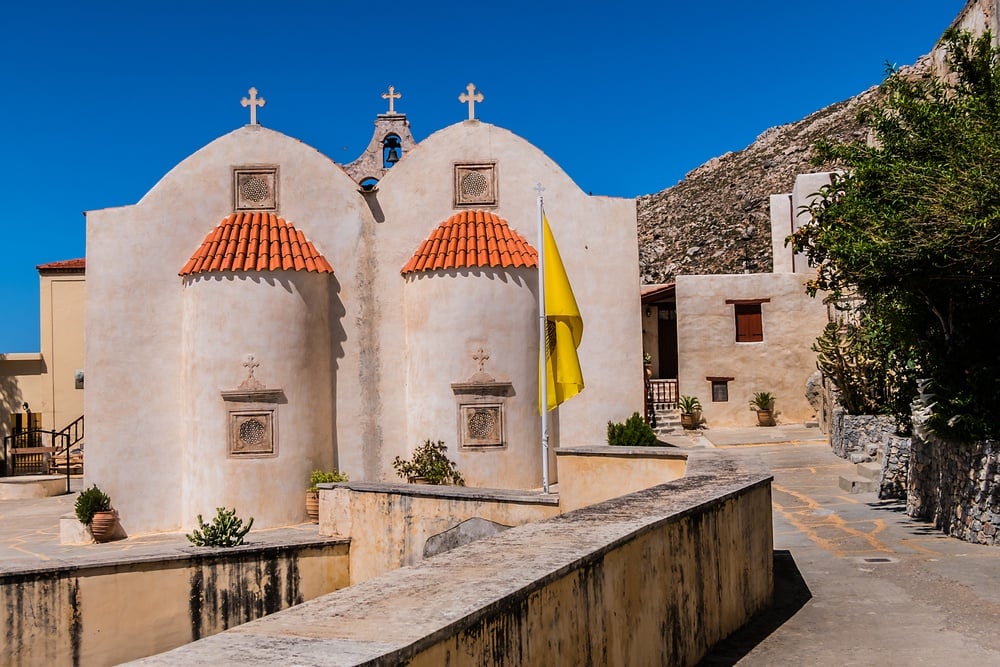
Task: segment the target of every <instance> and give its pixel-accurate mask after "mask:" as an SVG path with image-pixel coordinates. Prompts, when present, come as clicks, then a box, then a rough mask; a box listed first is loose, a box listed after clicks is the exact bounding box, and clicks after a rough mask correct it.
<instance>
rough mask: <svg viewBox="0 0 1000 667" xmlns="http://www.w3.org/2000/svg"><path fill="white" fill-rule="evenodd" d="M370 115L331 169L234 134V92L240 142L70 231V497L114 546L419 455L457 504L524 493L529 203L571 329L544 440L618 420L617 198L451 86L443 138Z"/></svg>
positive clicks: (260, 137)
mask: <svg viewBox="0 0 1000 667" xmlns="http://www.w3.org/2000/svg"><path fill="white" fill-rule="evenodd" d="M383 97H384V98H385V99H387V100H388V102H389V111H388V113H386V114H380V115H379V116H378V117H377V119H376V122H375V134H374V136H373V138H372V142H371V144H370V145H369V147H368V149H367V150H366V151H365V153H364V154H363V155H361V156H360V157H359V158H358V159H357V160H356V161H354V162H353V163H351V164H349V165H346V166H341V165H339V164H337V163H336V162H334V161H333V160H332V159H330V158H329V157H327V156H325V155H323V154H321V153H320V152H319V151H317V150H316V149H315V148H313V147H311V146H308V145H306V144H304V143H302V142H301V141H298V140H296V139H294V138H292V137H289V136H286V135H284V134H281V133H280V132H277V131H274V130H271V129H267V128H264V127H262V126H261V125H260V124H258V123H257V120H256V116H257V114H258V107H260V106H262V105H263V103H264V102H263V100H262V99H260V98H258V97H257V96H256V90H254V89H251V91H250V96H249V97H248V98H244V100H243V106H244V107H249V115H250V123H249V124H248V125H245V126H243V127H241V128H239V129H237V130H235V131H233V132H231V133H229V134H227V135H225V136H222V137H220V138H218V139H216V140H215V141H213V142H211V143H210V144H208V145H207V146H205V147H203V148H201V149H200V150H198V151H197V152H195V153H194V154H193V155H191V156H190V157H188V158H187V159H185V160H184V161H182V162H181V163H180V164H178V165H177V166H176V167H174V168H173V169H172V170H170V171H169V172H168V173H167V174H166V175H165V176H164V177H163V178H162V179H161V180H160V181H159V183H157V184H156V185H155V186H153V188H152V189H151V190H150V191H149V192H148V193H147V194H146V195H145V196H144V197H143V198H142V199H141V200H140V201H139V202H138V203H136V204H134V205H131V206H124V207H121V208H113V209H104V210H99V211H90V212H89V213H88V214H87V308H86V314H85V356H86V364H87V392H86V395H85V399H84V400H85V406H84V408H85V413H86V416H87V431H88V433H87V466H86V473H85V475H86V480H85V481H86V483H87V484H88V485H89V484H92V483H97V484H98V485H100V486H101V488H102V489H104V490H105V491H106V492H108V493H109V494H110V495H111V496H112V498H113V500H114V504H115V506H116V508H117V509H118V510H119V512H120V514H121V522H122V525H123V527H124V528H125V530H126V531H128V532H129V533H133V534H135V533H142V532H152V531H168V530H178V529H189V528H191V527H192V526H193V525H194V524H195V516H196V515H197V514H202V515H205V516H212V515H214V512H215V508H216V507H220V506H226V507H235V508H236V509H237V511H238V513H239V514H240V515H241V516H244V517H247V516H253V517H255V523H254V526H255V527H261V528H265V527H271V526H279V525H288V524H293V523H298V522H300V521H303V520H304V519H305V511H304V507H303V502H302V497H303V494H302V492H303V491H304V490H305V488H306V486H307V480H308V476H309V472H310V471H311V470H313V469H317V468H319V469H331V468H334V467H336V468H338V469H340V470H342V471H344V472H346V473H348V474H349V475H350V477H351V479H352V480H355V481H399V480H398V478H397V477H396V475H395V471H394V470H393V468H392V466H391V462H392V460H393V459H394V457H396V456H397V455H398V456H402V457H404V458H406V457H408V456H409V454H410V452H412V450H413V449H414V448H415V447H417V446H418V445H420V444H422V443H423V441H425V440H428V439H430V440H434V441H437V440H443V441H444V442H445V443H446V445H447V447H448V451H449V457H450V458H452V459H453V460H455V461H456V462H457V463H458V466H459V469H460V470H461V472H462V474H463V475H464V477H465V479H466V483H467V484H469V485H471V486H483V487H499V488H513V489H530V488H538V487H540V486H541V480H542V461H541V445H540V441H541V426H540V419H539V414H538V371H537V365H538V364H537V360H538V349H539V348H538V340H537V339H538V334H537V332H538V306H537V285H538V277H539V276H538V270H537V251H536V249H537V248H538V247H539V240H538V238H537V221H538V213H537V192H536V185H537V184H541V185H542V186H543V187H544V192H543V195H544V201H545V210H546V214H547V217H548V220H549V222H550V225H551V227H552V230H553V234H554V236H555V239H556V241H557V243H558V245H559V250H560V254H561V256H562V260H563V263H564V265H565V267H566V272H567V274H568V276H569V279H570V281H571V283H572V285H573V289H574V292H575V295H576V299H577V302H578V304H579V308H580V312H581V315H582V318H583V321H584V325H585V333H584V336H583V340H582V344H581V345H580V347H579V357H580V364H581V367H582V370H583V374H584V377H585V380H586V388H585V390H584V391H583V392H582V393H581V394H580V395H579V396H577V397H575V398H573V399H572V400H571V401H568V402H567V403H564V404H563V405H561V406H560V407H559V408H557V409H556V410H555V411H554V412H553V413H551V417H550V429H551V434H552V437H551V441H550V444H551V446H552V447H559V446H564V447H565V446H572V445H593V444H601V443H603V442H605V431H606V424H607V422H608V420H616V421H618V420H623V419H625V418H627V417H628V416H629V415H630V414H631V413H632V412H633V411H636V410H639V411H641V406H642V400H643V371H642V363H643V360H642V340H641V335H642V334H641V322H640V317H641V315H640V299H639V284H638V281H637V279H636V277H637V276H638V273H639V271H638V250H637V247H638V245H637V240H636V208H635V201H634V200H633V199H618V198H609V197H594V196H588V195H587V194H586V193H584V192H583V191H581V190H580V188H579V187H577V186H576V185H575V184H574V183H573V182H572V180H570V178H569V177H568V176H567V175H566V174H565V173H564V172H563V171H562V169H560V168H559V166H558V165H557V164H556V163H555V162H553V161H552V160H551V159H550V158H549V157H547V156H546V155H545V154H543V153H542V152H541V151H540V150H538V149H537V148H536V147H534V146H532V145H530V144H529V143H528V142H526V141H525V140H523V139H521V138H520V137H518V136H516V135H515V134H513V133H511V132H509V131H508V130H505V129H502V128H499V127H496V126H494V125H490V124H488V123H484V122H481V121H480V120H478V119H476V118H475V112H476V110H477V109H476V107H475V105H476V103H477V102H482V101H483V98H482V95H481V94H480V93H478V92H476V91H475V89H474V87H473V86H472V85H471V84H470V86H469V87H468V89H467V93H466V94H463V95H461V96H460V100H461V102H462V103H463V105H467V107H468V119H467V120H463V121H461V122H458V123H456V124H455V125H452V126H450V127H446V128H444V129H442V130H440V131H438V132H436V133H434V134H432V135H431V136H429V137H428V138H426V139H425V140H423V141H421V142H420V143H416V142H415V141H414V139H413V137H412V135H411V134H410V131H409V125H408V122H407V119H406V116H405V115H403V114H401V113H398V112H397V111H396V110H395V102H396V100H398V99H399V94H398V93H396V92H395V91H394V90H393V89H392V88H390V89H389V92H388V93H387V94H385V95H383ZM464 111H465V107H464V106H463V107H459V106H458V105H456V112H461V113H463V114H464ZM554 462H555V457H554V456H550V466H551V469H552V470H553V474H552V479H553V481H555V474H556V471H555V469H554V465H555V463H554Z"/></svg>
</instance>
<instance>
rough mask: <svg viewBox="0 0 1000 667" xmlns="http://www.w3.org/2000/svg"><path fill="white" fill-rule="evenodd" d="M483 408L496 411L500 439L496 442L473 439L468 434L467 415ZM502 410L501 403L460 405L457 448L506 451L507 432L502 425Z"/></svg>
mask: <svg viewBox="0 0 1000 667" xmlns="http://www.w3.org/2000/svg"><path fill="white" fill-rule="evenodd" d="M483 408H487V409H495V410H496V415H497V426H498V429H497V430H498V431H499V432H500V437H499V438H498V439H497V440H496V441H487V440H480V439H477V438H473V437H472V436H471V435H470V433H469V429H468V425H469V416H470V415H469V413H471V412H475V411H476V410H481V409H483ZM503 408H504V404H503V402H502V401H501V402H491V403H484V402H474V403H460V404H459V406H458V428H459V446H460V447H461V448H462V449H507V432H506V426H505V424H504V414H503V413H504V409H503Z"/></svg>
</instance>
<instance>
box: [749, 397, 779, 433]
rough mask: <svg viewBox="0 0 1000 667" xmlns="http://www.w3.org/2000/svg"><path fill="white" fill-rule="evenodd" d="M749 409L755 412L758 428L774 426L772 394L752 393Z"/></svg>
mask: <svg viewBox="0 0 1000 667" xmlns="http://www.w3.org/2000/svg"><path fill="white" fill-rule="evenodd" d="M750 409H751V410H756V411H757V425H758V426H774V394H772V393H771V392H769V391H758V392H756V393H754V395H753V398H752V399H750Z"/></svg>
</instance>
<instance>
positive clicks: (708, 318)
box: [676, 273, 827, 427]
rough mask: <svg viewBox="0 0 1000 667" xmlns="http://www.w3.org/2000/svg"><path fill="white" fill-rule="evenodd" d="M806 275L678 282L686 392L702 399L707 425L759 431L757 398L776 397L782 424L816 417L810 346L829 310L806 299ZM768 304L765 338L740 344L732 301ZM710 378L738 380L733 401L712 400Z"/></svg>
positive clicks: (679, 340)
mask: <svg viewBox="0 0 1000 667" xmlns="http://www.w3.org/2000/svg"><path fill="white" fill-rule="evenodd" d="M806 279H807V276H803V275H799V274H794V273H783V274H782V273H758V274H750V275H711V276H678V277H677V283H676V284H677V347H678V353H679V356H680V369H679V373H678V375H679V376H680V377H679V378H678V381H679V390H680V393H681V394H686V395H693V396H697V397H698V398H699V399H700V400H701V404H702V407H703V408H704V409H703V416H704V419H705V421H706V423H707V425H708V426H710V427H719V426H753V425H755V424H756V423H757V416H756V413H754V412H753V411H752V410H751V409H750V407H749V401H750V398H751V397H752V396H753V394H754V392H758V391H770V392H771V393H773V394H774V395H775V398H776V400H775V410H776V413H777V419H778V420H779V422H785V423H794V422H802V421H805V420H807V419H810V418H812V416H813V409H812V407H810V405H809V403H808V402H807V401H806V399H805V382H806V379H807V378H808V377H809V375H811V374H812V373H813V372H814V371H815V370H816V353H815V352H813V351H812V350H811V349H810V348H811V346H812V344H813V342H814V341H815V339H816V337H817V336H818V335H819V334H820V333H822V330H823V327H824V326H825V325H826V321H827V315H826V307H825V306H824V305H823V303H822V301H821V300H820V299H813V298H811V297H809V296H808V295H807V294H806V293H805V281H806ZM735 299H769V301H768V302H766V303H763V304H761V315H762V320H763V329H764V340H763V341H762V342H757V343H737V342H736V320H735V314H734V308H733V305H732V304H727V303H726V300H735ZM707 377H732V378H734V379H733V380H732V381H731V382H729V401H728V402H725V403H721V402H718V403H713V402H712V386H711V383H710V382H709V381H707V380H706V378H707Z"/></svg>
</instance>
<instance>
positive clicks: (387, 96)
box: [382, 86, 403, 115]
mask: <svg viewBox="0 0 1000 667" xmlns="http://www.w3.org/2000/svg"><path fill="white" fill-rule="evenodd" d="M402 96H403V94H402V93H397V92H396V87H395V86H389V92H388V93H382V99H383V100H389V115H393V114H395V113H396V110H395V109H394V108H393V102H395V101H396V100H398V99H400V98H401V97H402Z"/></svg>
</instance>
